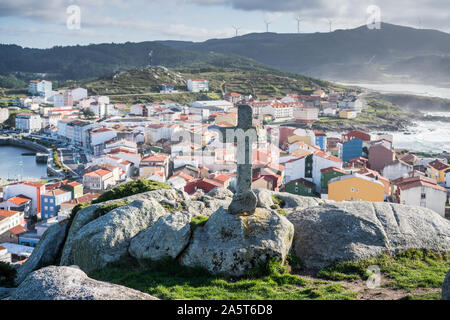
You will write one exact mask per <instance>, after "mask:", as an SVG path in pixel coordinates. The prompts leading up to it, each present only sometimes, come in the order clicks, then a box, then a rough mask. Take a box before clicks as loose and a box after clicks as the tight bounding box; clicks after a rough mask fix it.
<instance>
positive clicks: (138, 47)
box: [0, 41, 269, 88]
mask: <svg viewBox="0 0 450 320" xmlns="http://www.w3.org/2000/svg"><path fill="white" fill-rule="evenodd" d="M150 51H153V59H152V60H153V61H152V63H153V65H164V66H167V67H180V66H183V67H186V66H189V67H195V68H209V67H212V66H219V67H234V68H242V69H253V68H257V69H264V70H267V69H269V68H268V67H265V66H263V65H262V64H260V63H258V62H256V61H254V60H251V59H249V58H245V57H241V56H236V55H232V54H221V53H212V52H204V53H202V52H195V51H189V50H181V49H176V48H171V47H169V46H166V45H163V44H161V43H158V42H156V41H155V42H150V41H146V42H140V43H131V42H127V43H123V44H115V43H104V44H91V45H87V46H79V45H77V46H66V47H62V46H55V47H53V48H49V49H30V48H22V47H20V46H17V45H3V44H1V45H0V61H2V62H3V63H2V64H1V65H0V74H9V73H12V72H15V71H17V70H18V69H19V70H23V71H24V72H20V73H19V74H18V77H20V78H21V79H24V80H30V79H33V78H37V77H39V76H40V75H39V74H36V73H46V74H47V77H46V78H48V79H50V80H68V79H72V80H80V79H89V78H97V77H100V76H104V75H106V74H110V73H112V72H120V71H123V70H130V69H133V68H141V67H143V66H146V65H148V64H149V58H148V53H149V52H150ZM30 56H38V57H39V59H30ZM56 84H57V85H58V83H56ZM74 84H75V83H74ZM56 87H58V86H55V88H56Z"/></svg>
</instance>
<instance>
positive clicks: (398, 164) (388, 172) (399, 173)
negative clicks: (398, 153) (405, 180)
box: [381, 160, 413, 180]
mask: <svg viewBox="0 0 450 320" xmlns="http://www.w3.org/2000/svg"><path fill="white" fill-rule="evenodd" d="M412 170H413V166H412V165H409V164H407V163H406V162H404V161H401V160H395V161H394V162H392V163H390V164H388V165H386V166H385V167H384V168H383V170H382V172H381V174H382V175H383V176H384V177H386V178H388V179H390V180H395V179H398V178H402V177H407V176H408V174H409V172H411V171H412Z"/></svg>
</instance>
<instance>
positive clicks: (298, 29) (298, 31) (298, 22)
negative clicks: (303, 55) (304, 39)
mask: <svg viewBox="0 0 450 320" xmlns="http://www.w3.org/2000/svg"><path fill="white" fill-rule="evenodd" d="M295 20H296V21H297V33H300V21H302V20H303V19H302V18H301V17H300V16H298V17H296V18H295Z"/></svg>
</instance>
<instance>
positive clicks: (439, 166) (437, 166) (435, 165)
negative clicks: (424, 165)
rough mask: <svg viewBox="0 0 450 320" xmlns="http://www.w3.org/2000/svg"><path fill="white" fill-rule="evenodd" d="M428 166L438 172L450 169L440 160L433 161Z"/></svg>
mask: <svg viewBox="0 0 450 320" xmlns="http://www.w3.org/2000/svg"><path fill="white" fill-rule="evenodd" d="M428 165H429V166H430V167H432V168H434V169H436V170H437V171H442V170H445V169H448V168H450V166H449V165H448V164H446V163H444V162H442V161H439V160H434V161H431V162H430V163H429V164H428Z"/></svg>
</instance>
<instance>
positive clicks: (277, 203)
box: [271, 195, 286, 210]
mask: <svg viewBox="0 0 450 320" xmlns="http://www.w3.org/2000/svg"><path fill="white" fill-rule="evenodd" d="M272 201H273V205H272V206H271V208H272V209H274V210H277V209H281V208H283V207H284V206H285V205H286V203H285V201H284V200H283V199H281V198H280V197H278V196H276V195H272Z"/></svg>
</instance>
